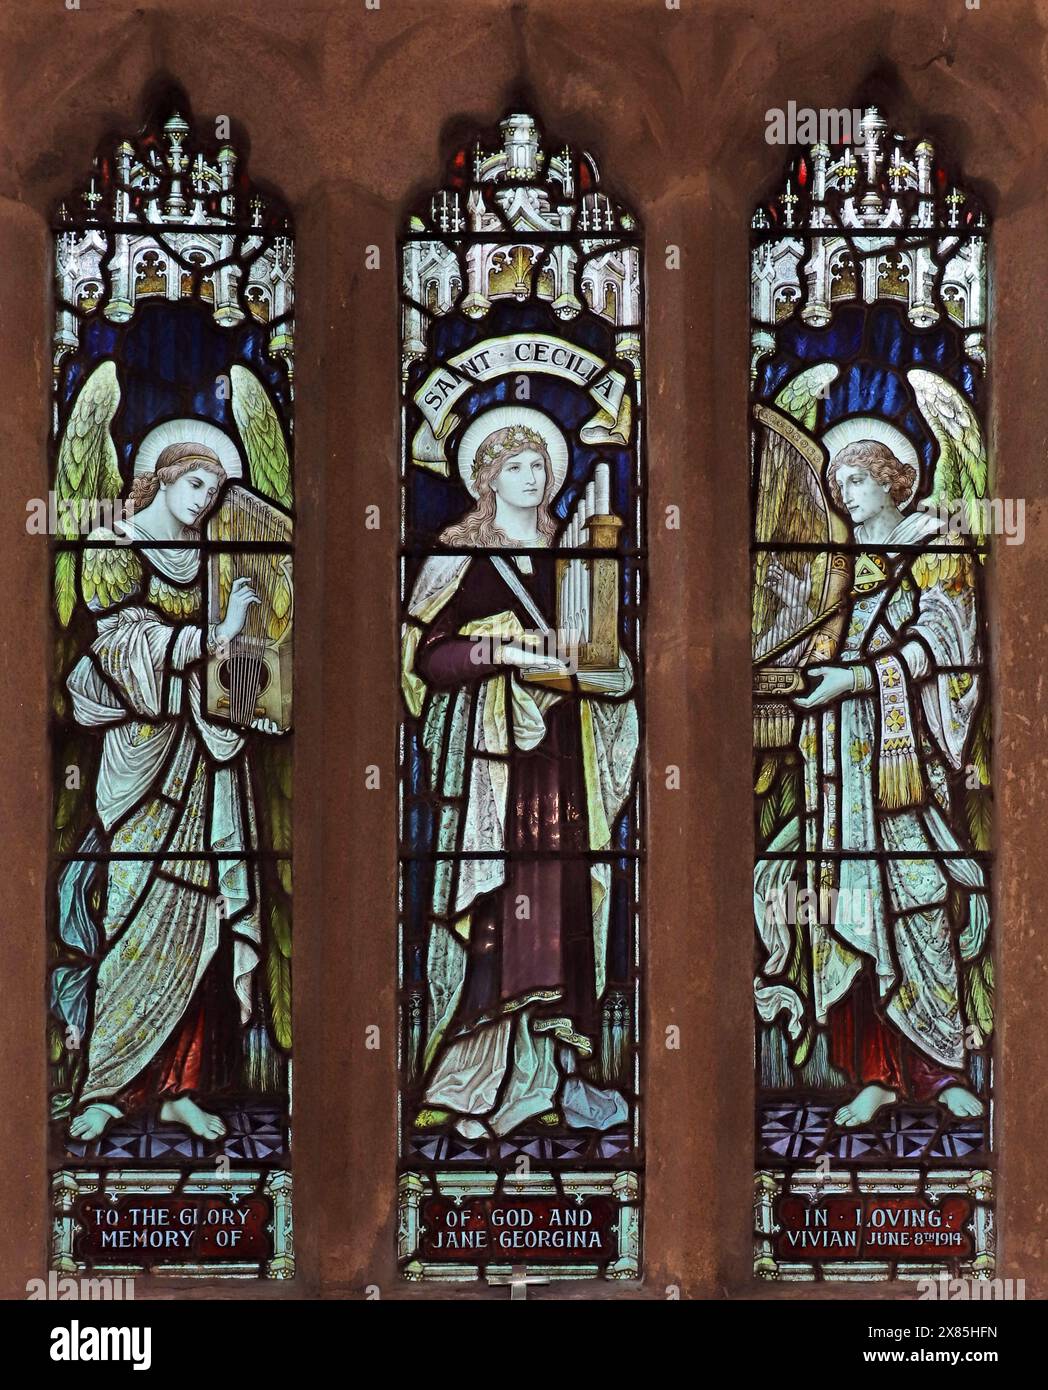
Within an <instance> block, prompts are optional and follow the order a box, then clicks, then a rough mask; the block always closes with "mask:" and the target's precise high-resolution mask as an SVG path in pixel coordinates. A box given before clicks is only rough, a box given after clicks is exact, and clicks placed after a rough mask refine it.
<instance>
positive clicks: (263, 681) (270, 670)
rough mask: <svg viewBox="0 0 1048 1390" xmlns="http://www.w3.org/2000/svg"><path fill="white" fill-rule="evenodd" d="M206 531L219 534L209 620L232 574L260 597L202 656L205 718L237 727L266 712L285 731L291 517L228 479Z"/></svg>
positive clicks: (211, 566) (223, 602)
mask: <svg viewBox="0 0 1048 1390" xmlns="http://www.w3.org/2000/svg"><path fill="white" fill-rule="evenodd" d="M207 533H208V539H209V540H213V541H221V542H223V547H222V549H221V550H215V551H212V553H211V556H210V560H209V563H208V593H209V602H208V620H209V622H212V623H218V622H221V620H222V618H223V617H224V616H225V612H226V608H227V606H228V603H229V593H230V590H231V589H232V587H233V581H234V580H235V579H240V578H245V579H247V580H248V581H249V582H250V584H251V587H252V589H253V590H254V592H255V594H257V596H258V598H259V602H258V603H256V604H252V605H251V607H250V608H249V610H248V614H247V621H246V622H245V624H244V628H243V631H242V632H241V633H240V635H239V636H238V637H234V638H232V639H231V641H229V642H228V643H226V644H225V646H224V647H223V648H222V649H221V650H219V651H218V652H216V653H215V654H214V655H213V656H209V657H208V663H207V715H208V718H210V719H214V720H220V721H224V722H226V723H229V724H234V725H237V726H238V727H240V728H249V727H250V726H251V725H252V724H253V723H254V722H255V721H256V720H258V719H268V720H272V721H273V723H274V724H276V726H277V728H278V730H279V731H280V732H281V733H284V732H286V731H287V730H288V729H290V727H291V653H292V647H291V628H292V617H293V609H294V590H293V587H292V570H291V555H290V553H288V550H289V548H290V545H291V518H290V517H289V516H287V514H286V513H284V512H282V511H281V510H280V509H279V507H275V506H274V505H273V504H272V503H271V502H267V501H265V500H264V499H263V498H261V497H256V496H255V495H254V494H253V493H251V492H248V491H246V490H245V489H244V488H241V487H237V486H236V485H233V486H232V487H230V488H228V489H227V490H226V493H225V496H224V497H223V499H222V501H221V503H220V505H219V506H218V508H217V509H216V511H215V512H214V514H213V515H212V517H211V518H210V520H209V522H208V528H207ZM240 545H242V546H243V549H238V548H234V547H237V546H240Z"/></svg>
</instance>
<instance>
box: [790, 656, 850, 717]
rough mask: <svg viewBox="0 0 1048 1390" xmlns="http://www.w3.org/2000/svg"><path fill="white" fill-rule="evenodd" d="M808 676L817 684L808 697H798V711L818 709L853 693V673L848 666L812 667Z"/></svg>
mask: <svg viewBox="0 0 1048 1390" xmlns="http://www.w3.org/2000/svg"><path fill="white" fill-rule="evenodd" d="M808 675H809V676H810V677H811V678H812V680H813V681H815V682H816V684H815V685H814V686H813V687H812V689H811V690H809V692H808V694H807V695H798V696H797V697H796V699H795V700H794V704H795V705H796V706H797V708H798V709H818V708H819V707H820V706H822V705H828V704H831V703H832V702H833V701H834V700H839V699H840V698H841V696H842V695H850V694H851V693H852V673H851V671H849V670H848V668H847V666H812V667H810V668H809V670H808Z"/></svg>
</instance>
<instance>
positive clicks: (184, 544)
mask: <svg viewBox="0 0 1048 1390" xmlns="http://www.w3.org/2000/svg"><path fill="white" fill-rule="evenodd" d="M228 127H229V121H228V118H226V117H224V116H223V117H218V118H217V119H216V122H215V126H214V129H212V128H210V127H209V126H208V125H207V124H206V123H201V124H200V125H194V123H193V121H192V120H191V119H190V118H189V115H188V108H187V106H186V105H185V103H184V101H182V100H181V99H179V100H178V102H177V104H174V103H172V104H169V105H168V106H167V109H166V110H164V111H163V112H162V114H161V115H160V118H159V119H158V120H157V121H156V122H155V123H150V124H148V125H146V126H145V127H144V128H143V129H142V130H140V131H139V132H138V133H137V135H135V136H133V137H129V138H127V139H122V140H119V141H117V142H115V143H110V144H106V145H105V146H103V147H102V148H101V149H100V150H99V153H98V156H97V158H96V159H95V162H94V165H93V167H92V169H91V170H90V172H89V174H88V176H87V178H86V179H84V180H83V181H82V182H81V184H80V185H79V186H78V187H76V188H75V189H73V190H72V191H71V192H70V194H69V196H68V197H66V198H65V199H64V200H63V201H62V202H61V203H60V205H59V206H58V207H57V208H56V210H55V217H54V309H55V328H54V397H53V419H54V428H53V437H52V478H53V491H52V494H51V497H50V499H49V500H48V502H47V503H41V504H40V511H39V515H38V517H37V519H36V520H37V522H38V523H39V529H42V530H46V531H47V532H48V533H49V534H50V535H51V536H52V547H53V554H52V563H53V570H54V605H53V623H54V637H55V643H54V663H55V664H54V671H53V710H52V730H53V738H54V765H55V768H56V782H55V798H54V808H55V812H54V826H53V842H52V853H53V867H54V873H53V879H52V881H53V884H54V892H53V898H52V904H51V912H50V941H49V961H50V974H49V1005H50V1007H49V1016H48V1034H49V1043H50V1054H49V1055H50V1062H51V1068H50V1070H51V1087H50V1115H51V1126H52V1140H51V1153H52V1156H53V1157H52V1174H51V1183H52V1195H53V1202H54V1211H53V1225H52V1230H53V1236H52V1251H51V1254H52V1267H53V1268H54V1269H55V1270H57V1271H59V1272H61V1273H74V1272H77V1271H87V1272H91V1271H97V1270H98V1269H99V1268H103V1269H109V1270H112V1269H114V1268H116V1269H119V1270H121V1271H127V1272H128V1273H135V1272H143V1271H146V1270H154V1271H157V1272H160V1273H163V1274H165V1275H169V1276H170V1275H193V1276H204V1277H215V1276H229V1277H240V1278H243V1277H245V1276H256V1277H269V1278H274V1279H284V1278H290V1277H291V1275H292V1273H293V1271H294V1256H293V1242H292V1233H291V1170H290V1161H291V1160H290V1152H289V1116H290V1081H291V1061H290V1059H291V980H290V957H291V858H290V856H291V802H290V797H291V729H292V725H293V691H292V686H291V672H292V665H291V637H292V618H293V612H294V602H293V573H292V554H293V531H294V521H293V517H294V484H293V472H292V457H293V448H292V417H293V411H292V380H293V377H292V363H293V352H294V274H295V271H294V233H293V229H292V226H291V221H290V218H289V216H288V213H287V210H286V209H285V208H284V207H283V206H282V204H281V203H280V201H279V199H277V198H275V197H273V196H272V195H270V194H264V193H263V192H261V191H260V190H258V189H256V188H255V187H254V186H253V185H252V184H251V183H250V181H249V180H248V178H247V174H246V170H245V169H244V162H243V159H242V157H241V154H240V151H239V149H238V145H237V142H236V141H235V140H234V139H232V138H230V133H229V129H228ZM30 529H33V520H32V518H31V521H30ZM114 1296H118V1295H114Z"/></svg>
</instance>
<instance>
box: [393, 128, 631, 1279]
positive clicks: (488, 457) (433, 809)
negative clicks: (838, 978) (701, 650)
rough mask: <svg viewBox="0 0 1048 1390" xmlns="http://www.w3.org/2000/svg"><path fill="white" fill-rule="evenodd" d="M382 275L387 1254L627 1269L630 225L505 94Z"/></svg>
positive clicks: (455, 1272)
mask: <svg viewBox="0 0 1048 1390" xmlns="http://www.w3.org/2000/svg"><path fill="white" fill-rule="evenodd" d="M445 287H446V288H445ZM401 291H402V320H401V322H402V333H401V370H402V381H403V399H402V406H403V410H402V421H403V431H402V468H401V478H402V496H403V510H402V520H401V536H402V545H401V571H400V602H401V606H402V607H401V620H402V635H403V666H402V672H401V689H402V694H403V702H404V703H403V724H402V762H401V777H402V797H401V820H400V824H399V834H400V850H401V890H400V933H401V935H400V951H399V960H400V982H399V983H400V999H401V1019H402V1041H401V1074H400V1087H401V1090H400V1102H401V1117H402V1123H401V1130H400V1195H399V1201H400V1220H399V1222H398V1244H399V1256H400V1267H401V1271H402V1273H403V1276H404V1277H405V1278H407V1279H411V1280H422V1279H438V1280H439V1279H444V1280H461V1279H464V1278H465V1279H487V1280H489V1281H490V1282H492V1283H506V1282H509V1281H510V1276H508V1275H507V1274H506V1272H505V1271H506V1269H507V1268H508V1267H510V1266H512V1267H514V1268H515V1273H514V1275H513V1276H512V1277H513V1278H514V1279H517V1280H523V1281H525V1282H526V1281H527V1280H529V1279H540V1278H541V1279H543V1280H544V1279H546V1278H547V1277H548V1275H549V1274H550V1273H551V1271H552V1270H554V1269H555V1271H556V1273H557V1275H558V1277H567V1278H581V1279H586V1278H596V1279H611V1280H627V1279H636V1278H637V1277H638V1276H639V1274H640V1268H641V1263H640V1180H641V1170H642V1152H641V1146H640V1122H641V1104H642V1100H641V1097H640V1094H639V1084H638V1079H639V1075H640V1056H639V1047H638V1041H639V1021H640V1019H639V1007H640V997H639V968H638V960H639V953H640V951H641V949H642V941H641V935H640V928H639V924H640V909H641V902H640V883H641V864H642V858H643V847H644V841H643V833H642V829H641V824H640V820H639V809H640V808H639V790H638V788H639V779H640V768H641V760H642V756H643V746H642V730H641V726H640V716H639V707H640V697H641V691H642V688H643V662H642V651H641V636H642V634H641V614H642V608H641V605H642V602H643V597H642V596H643V585H644V561H643V555H642V547H643V525H644V521H643V464H642V440H643V414H642V407H641V380H642V366H641V363H642V356H641V354H642V347H641V344H642V338H643V304H642V277H641V249H640V242H639V234H638V228H637V222H636V219H635V218H634V216H633V214H632V213H630V212H629V211H628V210H627V209H626V208H624V207H623V206H622V205H621V204H620V203H619V202H618V201H617V200H615V199H614V198H613V197H612V196H611V195H610V194H608V193H606V192H604V191H603V188H602V187H600V186H599V177H598V173H597V165H596V162H595V160H594V159H593V157H592V156H591V155H589V154H586V153H583V152H580V151H578V150H575V149H572V148H571V146H570V145H565V144H563V143H562V142H559V141H558V142H554V141H551V140H547V139H546V138H545V137H544V136H543V134H542V132H541V131H540V129H539V126H538V124H537V122H536V121H535V119H534V118H533V117H532V116H531V115H530V114H528V113H527V112H516V113H513V114H511V115H508V116H507V117H506V118H505V119H504V120H503V121H502V122H501V123H500V125H499V127H498V130H497V131H496V132H494V133H493V134H492V135H491V136H490V137H489V136H488V135H481V136H479V137H478V138H477V139H476V141H475V142H473V143H472V144H470V145H468V146H464V147H462V148H461V149H459V150H457V151H456V152H455V153H454V154H453V156H452V158H451V161H450V166H449V169H448V172H447V176H446V178H445V181H444V184H443V186H442V187H441V188H440V189H438V190H437V191H436V192H435V193H434V194H433V195H432V196H431V197H430V198H429V199H427V200H426V201H425V202H423V203H422V204H420V205H419V206H418V207H417V208H416V209H414V211H413V214H412V215H411V216H410V218H409V220H408V223H407V227H406V229H405V232H404V235H403V239H402V242H401Z"/></svg>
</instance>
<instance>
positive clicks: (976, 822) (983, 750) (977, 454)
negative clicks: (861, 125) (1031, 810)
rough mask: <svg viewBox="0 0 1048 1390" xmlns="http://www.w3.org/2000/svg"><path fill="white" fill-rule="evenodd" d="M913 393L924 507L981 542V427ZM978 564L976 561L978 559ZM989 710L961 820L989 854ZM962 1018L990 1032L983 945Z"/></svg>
mask: <svg viewBox="0 0 1048 1390" xmlns="http://www.w3.org/2000/svg"><path fill="white" fill-rule="evenodd" d="M906 379H907V381H908V382H909V383H910V385H911V386H912V387H913V393H914V395H915V396H916V398H917V404H918V406H919V407H920V411H921V414H922V415H923V416H924V418H925V420H926V421H927V422H928V427H929V428H930V430H931V432H932V434H933V435H934V436H935V441H936V443H937V444H938V446H939V457H938V460H937V462H936V465H935V477H934V480H933V482H932V490H931V494H930V495H929V497H928V498H927V502H928V503H929V504H930V505H931V506H932V507H934V508H935V509H936V510H937V511H938V512H939V513H940V514H943V515H948V516H955V515H956V514H957V513H958V511H960V512H961V514H962V516H963V518H964V522H965V525H966V528H967V534H968V535H970V536H971V538H972V540H973V541H974V542H976V543H977V544H979V545H982V544H983V543H984V542H985V540H986V508H985V507H983V506H982V503H983V502H984V501H985V500H986V498H987V496H988V492H989V466H988V463H987V457H986V445H985V442H984V440H983V432H982V427H981V426H980V424H979V419H978V416H977V415H976V413H975V411H974V410H973V409H972V406H971V403H970V402H969V401H968V400H966V399H965V397H964V395H963V394H962V393H961V392H960V391H959V390H958V389H957V387H956V386H954V385H953V384H952V383H951V382H949V381H947V380H946V378H945V377H942V376H940V375H939V374H938V372H930V371H927V370H925V369H924V368H914V369H913V370H912V371H909V372H907V373H906ZM980 558H981V557H980ZM990 733H991V730H990V707H989V705H988V704H985V703H984V705H983V708H982V711H981V713H980V715H979V719H978V722H977V724H976V726H975V731H974V734H973V736H972V744H971V748H970V750H969V755H968V756H969V768H970V769H973V770H974V772H975V774H976V777H975V780H976V781H977V782H978V785H977V786H973V785H972V784H971V781H970V780H969V781H968V782H967V785H966V787H965V792H964V798H965V805H964V810H965V819H966V820H967V823H968V833H969V836H970V838H971V842H972V846H973V848H974V849H976V850H980V851H983V852H985V851H988V850H989V849H990V830H991V822H992V805H993V791H992V788H991V785H990ZM963 987H964V1003H965V1013H966V1016H967V1018H968V1021H969V1023H970V1024H973V1025H974V1026H975V1027H976V1028H977V1029H978V1031H979V1033H980V1034H981V1036H982V1039H983V1040H985V1039H987V1038H989V1036H990V1034H991V1032H992V1031H993V993H994V979H993V957H992V955H991V953H990V949H989V943H987V946H986V947H985V948H984V950H983V951H982V954H981V955H979V956H977V957H976V958H975V959H974V960H970V961H965V962H964V982H963Z"/></svg>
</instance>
